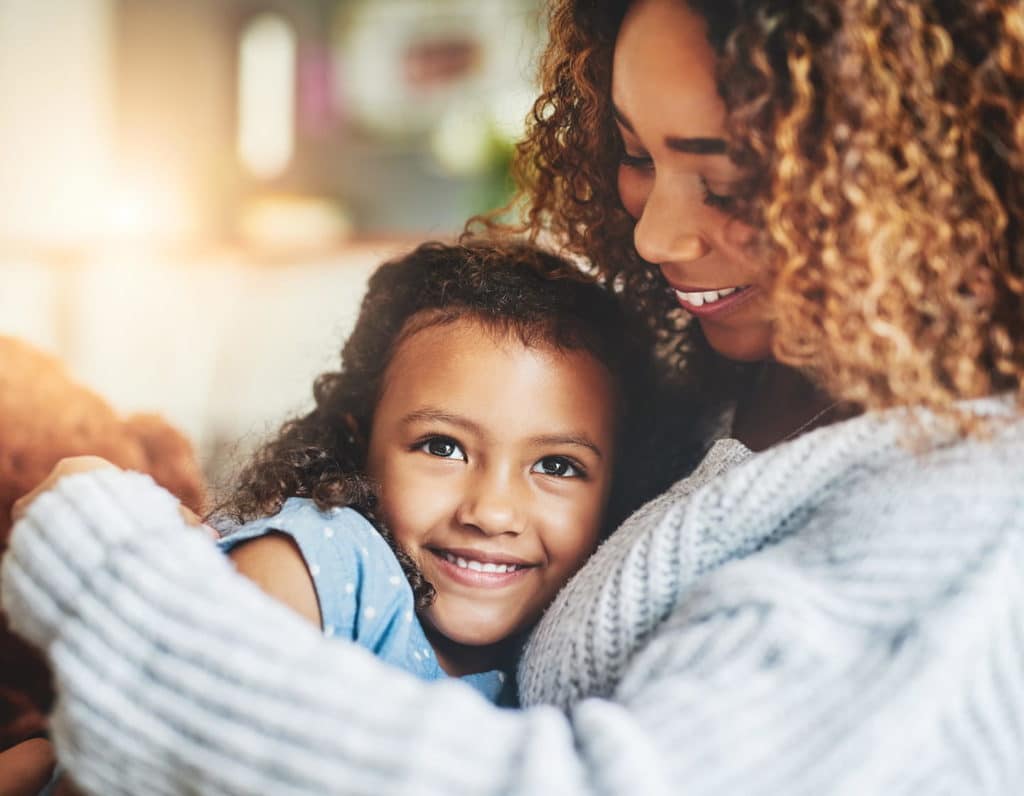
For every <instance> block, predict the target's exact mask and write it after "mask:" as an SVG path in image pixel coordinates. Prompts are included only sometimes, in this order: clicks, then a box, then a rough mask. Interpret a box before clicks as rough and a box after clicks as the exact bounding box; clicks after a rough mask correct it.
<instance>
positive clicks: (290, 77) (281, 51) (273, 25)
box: [238, 14, 297, 179]
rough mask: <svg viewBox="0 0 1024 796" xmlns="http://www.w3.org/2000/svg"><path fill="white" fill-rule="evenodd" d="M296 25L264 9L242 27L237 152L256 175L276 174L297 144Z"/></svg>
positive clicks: (284, 166)
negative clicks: (265, 11)
mask: <svg viewBox="0 0 1024 796" xmlns="http://www.w3.org/2000/svg"><path fill="white" fill-rule="evenodd" d="M296 50H297V44H296V36H295V30H294V28H292V26H291V25H290V24H289V23H288V21H287V20H286V19H284V18H283V17H282V16H280V15H279V14H260V15H259V16H257V17H255V18H254V19H253V20H252V21H251V22H249V24H248V25H246V27H245V29H244V30H243V32H242V37H241V42H240V46H239V53H238V155H239V158H241V161H242V163H243V164H244V165H245V167H246V168H247V169H248V170H249V172H251V173H252V174H253V175H254V176H256V177H261V178H264V179H269V178H272V177H276V176H277V175H279V174H280V173H281V172H283V171H284V170H285V168H287V166H288V163H289V162H290V161H291V159H292V154H293V150H294V148H295V72H296V63H295V61H296Z"/></svg>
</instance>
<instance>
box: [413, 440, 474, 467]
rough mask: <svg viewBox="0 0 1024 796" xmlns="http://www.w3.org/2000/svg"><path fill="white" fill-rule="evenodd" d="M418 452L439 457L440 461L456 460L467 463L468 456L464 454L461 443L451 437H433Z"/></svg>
mask: <svg viewBox="0 0 1024 796" xmlns="http://www.w3.org/2000/svg"><path fill="white" fill-rule="evenodd" d="M418 450H421V451H423V452H424V453H429V454H430V455H431V456H437V457H438V458H440V459H456V460H458V461H463V462H464V461H466V454H465V453H463V452H462V448H460V447H459V443H457V442H456V441H455V440H453V439H452V438H451V437H431V438H430V439H428V440H426V441H425V442H423V443H421V444H420V445H419V448H418Z"/></svg>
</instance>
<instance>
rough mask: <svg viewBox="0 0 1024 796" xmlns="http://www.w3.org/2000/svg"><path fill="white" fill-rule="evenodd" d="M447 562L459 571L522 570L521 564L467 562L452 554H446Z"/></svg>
mask: <svg viewBox="0 0 1024 796" xmlns="http://www.w3.org/2000/svg"><path fill="white" fill-rule="evenodd" d="M444 557H445V560H446V561H448V563H449V564H454V565H455V566H457V567H458V568H459V569H471V570H473V571H474V572H515V571H516V570H517V569H522V568H523V567H521V566H520V565H519V564H493V563H491V562H487V563H486V564H485V563H484V562H483V561H467V560H466V559H465V558H462V557H461V556H453V555H452V554H451V553H444Z"/></svg>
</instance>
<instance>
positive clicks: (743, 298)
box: [671, 285, 759, 318]
mask: <svg viewBox="0 0 1024 796" xmlns="http://www.w3.org/2000/svg"><path fill="white" fill-rule="evenodd" d="M671 287H672V291H673V293H675V297H676V301H678V302H679V306H680V307H682V308H683V309H684V310H686V311H687V312H689V313H690V314H691V315H694V316H696V317H698V318H714V317H717V316H720V315H724V314H725V313H728V312H732V311H733V310H735V309H737V308H739V307H740V306H741V305H743V304H746V303H747V302H748V301H750V300H751V299H752V298H753V297H754V296H756V295H757V294H758V292H759V291H758V288H757V286H756V285H747V286H746V287H741V288H737V289H736V292H734V293H731V294H729V295H728V296H724V297H723V298H720V299H718V300H717V301H714V302H711V303H710V304H703V305H701V306H699V307H698V306H696V305H695V304H691V303H690V302H688V301H686V300H685V299H684V298H683V297H682V296H681V295H680V293H683V292H684V291H683V290H682V289H680V288H677V287H676V286H675V285H671Z"/></svg>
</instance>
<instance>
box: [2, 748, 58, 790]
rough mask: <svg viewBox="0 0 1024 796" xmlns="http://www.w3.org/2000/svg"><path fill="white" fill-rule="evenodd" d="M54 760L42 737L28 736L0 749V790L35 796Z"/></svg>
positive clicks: (46, 777)
mask: <svg viewBox="0 0 1024 796" xmlns="http://www.w3.org/2000/svg"><path fill="white" fill-rule="evenodd" d="M56 762H57V760H56V758H55V757H54V756H53V746H51V745H50V742H49V741H48V740H46V739H45V738H30V739H29V740H27V741H22V742H21V743H19V744H16V745H15V746H12V747H10V748H9V749H4V750H3V751H2V752H0V794H2V795H3V796H35V794H37V793H39V791H41V790H42V789H43V786H45V785H46V783H47V782H49V781H50V777H51V775H52V774H53V767H54V765H55V764H56Z"/></svg>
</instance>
